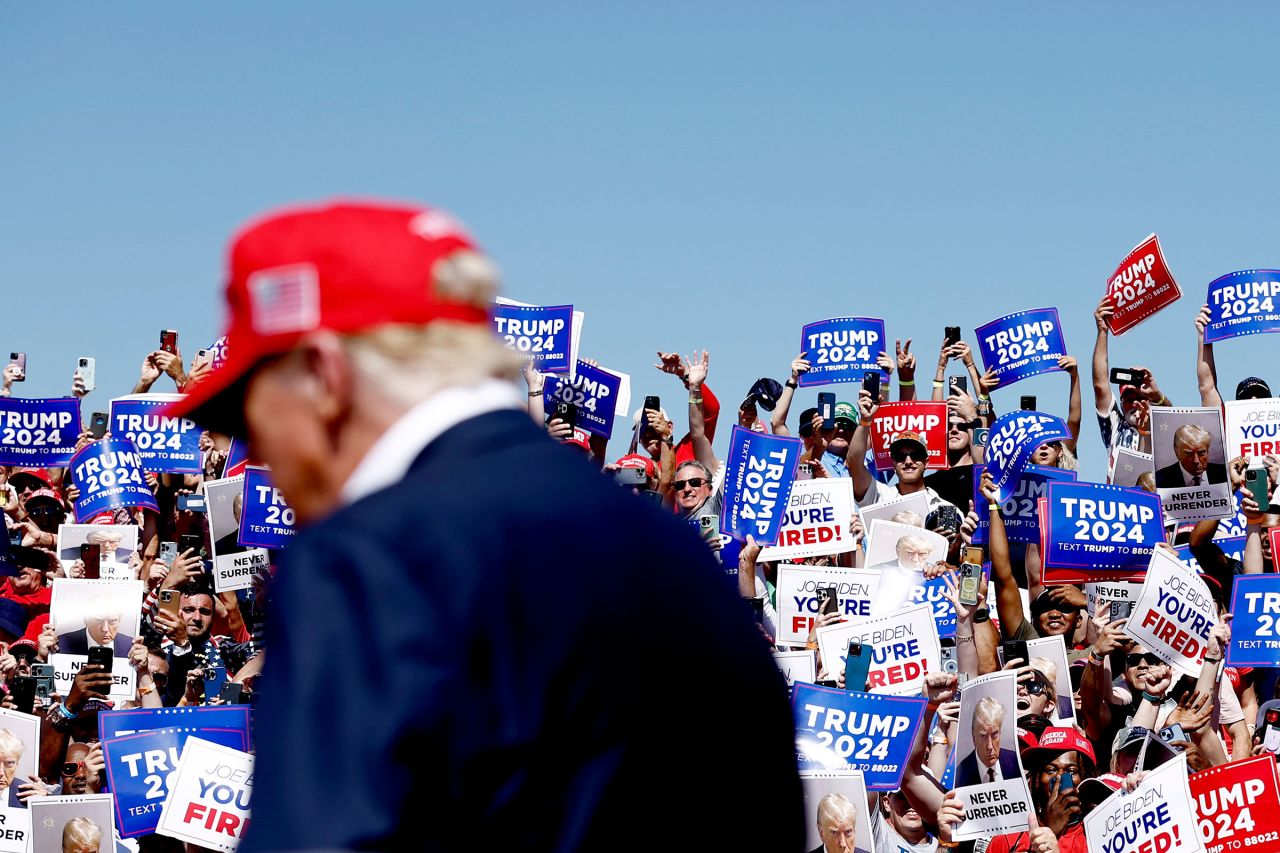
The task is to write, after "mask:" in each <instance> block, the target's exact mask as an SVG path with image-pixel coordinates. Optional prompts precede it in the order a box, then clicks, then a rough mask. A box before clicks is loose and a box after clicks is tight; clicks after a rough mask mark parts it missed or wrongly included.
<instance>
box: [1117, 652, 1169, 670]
mask: <svg viewBox="0 0 1280 853" xmlns="http://www.w3.org/2000/svg"><path fill="white" fill-rule="evenodd" d="M1143 661H1146V662H1147V666H1159V665H1160V664H1162V663H1164V661H1163V660H1162V659H1161V658H1160V656H1159V655H1157V654H1154V653H1152V652H1147V653H1146V654H1142V655H1139V654H1131V655H1125V656H1124V662H1125V666H1127V667H1135V666H1137V665H1138V664H1140V663H1142V662H1143Z"/></svg>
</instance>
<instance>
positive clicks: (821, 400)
mask: <svg viewBox="0 0 1280 853" xmlns="http://www.w3.org/2000/svg"><path fill="white" fill-rule="evenodd" d="M818 414H820V415H822V428H823V429H835V428H836V395H835V394H833V393H830V392H823V393H821V394H819V395H818Z"/></svg>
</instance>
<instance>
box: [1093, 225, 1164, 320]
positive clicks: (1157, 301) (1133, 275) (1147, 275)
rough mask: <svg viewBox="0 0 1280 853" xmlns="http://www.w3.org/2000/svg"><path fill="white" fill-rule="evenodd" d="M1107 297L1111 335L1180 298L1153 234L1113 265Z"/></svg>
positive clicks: (1157, 240) (1158, 241) (1158, 243)
mask: <svg viewBox="0 0 1280 853" xmlns="http://www.w3.org/2000/svg"><path fill="white" fill-rule="evenodd" d="M1107 296H1108V297H1110V299H1111V305H1112V307H1113V308H1114V309H1115V310H1114V311H1113V312H1112V314H1111V316H1110V317H1108V318H1107V324H1108V325H1109V326H1110V327H1111V334H1113V335H1121V334H1124V333H1125V332H1127V331H1129V330H1130V329H1132V328H1133V327H1134V326H1136V325H1138V324H1139V323H1141V322H1142V321H1143V320H1145V319H1147V318H1148V317H1150V316H1151V315H1153V314H1155V313H1156V312H1157V311H1159V310H1160V309H1161V308H1164V307H1165V306H1167V305H1172V304H1173V303H1175V302H1177V301H1178V300H1179V299H1181V298H1182V291H1181V290H1180V289H1179V288H1178V282H1176V281H1174V279H1173V274H1172V273H1170V272H1169V267H1168V265H1167V264H1166V263H1165V261H1164V253H1163V252H1161V251H1160V240H1159V239H1158V238H1157V237H1156V235H1155V234H1152V235H1151V236H1149V237H1147V239H1145V240H1143V241H1142V242H1141V243H1139V244H1138V245H1137V246H1134V247H1133V251H1131V252H1129V254H1128V255H1126V256H1125V259H1124V260H1123V261H1121V262H1120V266H1118V267H1116V271H1115V272H1113V273H1112V274H1111V280H1110V281H1108V282H1107Z"/></svg>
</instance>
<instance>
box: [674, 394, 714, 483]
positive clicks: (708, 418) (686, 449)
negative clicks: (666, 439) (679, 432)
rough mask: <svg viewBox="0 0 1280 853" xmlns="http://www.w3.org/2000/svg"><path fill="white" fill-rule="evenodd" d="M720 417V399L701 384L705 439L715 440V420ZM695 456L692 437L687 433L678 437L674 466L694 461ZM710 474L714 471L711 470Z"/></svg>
mask: <svg viewBox="0 0 1280 853" xmlns="http://www.w3.org/2000/svg"><path fill="white" fill-rule="evenodd" d="M719 419H720V401H719V400H717V399H716V395H715V394H712V393H711V389H710V388H708V387H707V386H706V385H703V386H702V423H703V426H704V429H705V430H706V433H707V441H715V440H716V421H718V420H719ZM696 459H697V457H695V456H694V455H693V439H692V438H690V437H689V435H688V433H686V434H685V437H684V438H682V439H680V443H679V444H677V445H676V467H677V468H679V467H680V466H681V465H682V464H683V463H685V462H694V461H696ZM711 473H712V474H714V473H715V472H714V471H712V472H711Z"/></svg>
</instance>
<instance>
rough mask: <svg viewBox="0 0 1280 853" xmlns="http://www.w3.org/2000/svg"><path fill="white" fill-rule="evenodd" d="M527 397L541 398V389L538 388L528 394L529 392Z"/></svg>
mask: <svg viewBox="0 0 1280 853" xmlns="http://www.w3.org/2000/svg"><path fill="white" fill-rule="evenodd" d="M529 396H530V397H541V396H542V389H541V388H539V389H538V390H537V391H530V392H529Z"/></svg>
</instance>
